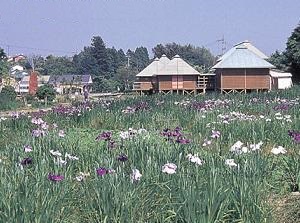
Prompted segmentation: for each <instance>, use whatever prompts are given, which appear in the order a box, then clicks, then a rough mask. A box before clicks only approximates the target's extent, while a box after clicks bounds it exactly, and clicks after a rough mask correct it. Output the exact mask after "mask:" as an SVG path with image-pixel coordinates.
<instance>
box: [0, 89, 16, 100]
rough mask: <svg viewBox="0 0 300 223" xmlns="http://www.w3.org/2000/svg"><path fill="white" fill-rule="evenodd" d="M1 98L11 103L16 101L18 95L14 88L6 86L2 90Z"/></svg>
mask: <svg viewBox="0 0 300 223" xmlns="http://www.w3.org/2000/svg"><path fill="white" fill-rule="evenodd" d="M0 97H3V98H7V99H9V100H10V101H14V100H15V99H16V97H17V93H16V92H15V89H14V87H12V86H5V87H3V88H2V91H1V93H0Z"/></svg>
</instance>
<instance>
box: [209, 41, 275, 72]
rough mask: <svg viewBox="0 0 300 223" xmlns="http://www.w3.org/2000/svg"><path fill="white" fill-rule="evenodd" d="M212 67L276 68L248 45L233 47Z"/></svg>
mask: <svg viewBox="0 0 300 223" xmlns="http://www.w3.org/2000/svg"><path fill="white" fill-rule="evenodd" d="M212 68H213V69H216V68H274V66H273V65H272V64H270V63H269V62H267V61H266V60H264V59H262V58H261V57H260V56H258V55H257V54H255V53H254V52H252V51H251V50H250V49H248V48H247V47H244V46H239V47H236V48H233V50H232V52H231V53H230V54H229V55H228V56H227V57H225V58H223V59H222V60H221V61H219V62H218V63H217V64H216V65H215V66H213V67H212Z"/></svg>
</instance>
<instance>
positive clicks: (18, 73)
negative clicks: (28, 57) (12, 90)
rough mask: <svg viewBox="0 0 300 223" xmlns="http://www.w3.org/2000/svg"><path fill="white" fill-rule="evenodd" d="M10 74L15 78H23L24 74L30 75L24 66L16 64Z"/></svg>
mask: <svg viewBox="0 0 300 223" xmlns="http://www.w3.org/2000/svg"><path fill="white" fill-rule="evenodd" d="M10 75H11V76H12V77H14V78H15V79H19V80H21V79H22V78H23V77H24V76H27V75H28V72H26V71H25V69H24V67H22V66H20V65H15V66H13V67H12V68H11V69H10Z"/></svg>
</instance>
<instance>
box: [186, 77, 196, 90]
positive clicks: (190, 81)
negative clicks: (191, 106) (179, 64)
mask: <svg viewBox="0 0 300 223" xmlns="http://www.w3.org/2000/svg"><path fill="white" fill-rule="evenodd" d="M196 83H197V76H196V75H193V76H183V88H184V89H185V90H194V89H196Z"/></svg>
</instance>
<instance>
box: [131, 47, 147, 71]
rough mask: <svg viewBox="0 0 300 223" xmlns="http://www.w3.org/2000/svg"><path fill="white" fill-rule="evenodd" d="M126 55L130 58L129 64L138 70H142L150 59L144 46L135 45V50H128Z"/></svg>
mask: <svg viewBox="0 0 300 223" xmlns="http://www.w3.org/2000/svg"><path fill="white" fill-rule="evenodd" d="M127 56H129V59H130V66H131V67H133V68H135V69H137V70H138V71H141V70H143V69H144V68H145V67H146V66H148V65H149V62H150V59H149V54H148V50H147V48H146V47H143V46H141V47H137V48H136V49H135V51H134V52H133V51H131V50H128V51H127Z"/></svg>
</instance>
